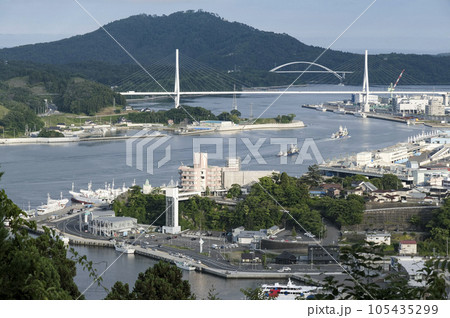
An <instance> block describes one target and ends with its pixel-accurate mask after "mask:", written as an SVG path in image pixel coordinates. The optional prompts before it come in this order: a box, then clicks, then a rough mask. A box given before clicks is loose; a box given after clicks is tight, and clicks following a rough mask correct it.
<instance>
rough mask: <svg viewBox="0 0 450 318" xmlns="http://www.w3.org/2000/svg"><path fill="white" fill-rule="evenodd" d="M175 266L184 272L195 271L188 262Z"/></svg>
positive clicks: (177, 263)
mask: <svg viewBox="0 0 450 318" xmlns="http://www.w3.org/2000/svg"><path fill="white" fill-rule="evenodd" d="M175 265H176V266H177V267H178V268H181V269H184V270H186V271H194V270H195V266H192V265H191V264H189V263H188V262H175Z"/></svg>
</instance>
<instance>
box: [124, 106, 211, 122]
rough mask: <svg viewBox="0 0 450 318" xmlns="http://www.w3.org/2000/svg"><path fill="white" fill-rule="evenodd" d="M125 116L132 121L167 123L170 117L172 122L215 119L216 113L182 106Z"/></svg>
mask: <svg viewBox="0 0 450 318" xmlns="http://www.w3.org/2000/svg"><path fill="white" fill-rule="evenodd" d="M127 116H128V119H129V120H131V121H132V122H133V123H167V121H168V120H169V119H171V120H173V122H174V124H179V123H181V122H182V121H184V120H185V119H186V120H187V121H188V122H193V121H197V120H215V119H217V117H216V115H214V114H213V113H212V112H211V111H210V110H207V109H205V108H202V107H192V106H182V107H180V108H172V109H170V110H159V111H150V112H141V113H130V114H128V115H127Z"/></svg>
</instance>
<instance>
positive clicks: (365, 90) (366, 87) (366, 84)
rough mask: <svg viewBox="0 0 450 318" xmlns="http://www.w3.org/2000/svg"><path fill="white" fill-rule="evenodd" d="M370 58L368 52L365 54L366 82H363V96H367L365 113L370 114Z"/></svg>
mask: <svg viewBox="0 0 450 318" xmlns="http://www.w3.org/2000/svg"><path fill="white" fill-rule="evenodd" d="M368 65H369V64H368V56H367V50H366V53H365V59H364V82H363V94H364V95H365V98H364V112H370V105H369V66H368Z"/></svg>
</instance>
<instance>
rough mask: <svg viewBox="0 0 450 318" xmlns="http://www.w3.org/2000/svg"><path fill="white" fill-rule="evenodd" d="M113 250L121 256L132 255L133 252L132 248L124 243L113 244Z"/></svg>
mask: <svg viewBox="0 0 450 318" xmlns="http://www.w3.org/2000/svg"><path fill="white" fill-rule="evenodd" d="M114 248H115V249H116V251H117V252H120V253H122V254H134V252H135V249H134V248H133V247H132V245H129V244H126V243H124V242H116V243H114Z"/></svg>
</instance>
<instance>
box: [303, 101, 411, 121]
mask: <svg viewBox="0 0 450 318" xmlns="http://www.w3.org/2000/svg"><path fill="white" fill-rule="evenodd" d="M302 107H303V108H308V109H313V110H316V111H317V108H318V106H317V105H302ZM324 108H326V111H327V112H332V113H334V111H335V110H336V109H337V107H336V106H331V105H330V106H326V107H324ZM356 113H357V112H355V111H351V110H345V109H343V111H342V113H339V114H338V115H352V116H355V114H356ZM364 114H365V115H366V116H367V118H374V119H381V120H388V121H394V122H398V123H403V124H406V123H407V122H408V120H407V119H403V118H398V117H394V116H392V115H388V114H376V113H364Z"/></svg>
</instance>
